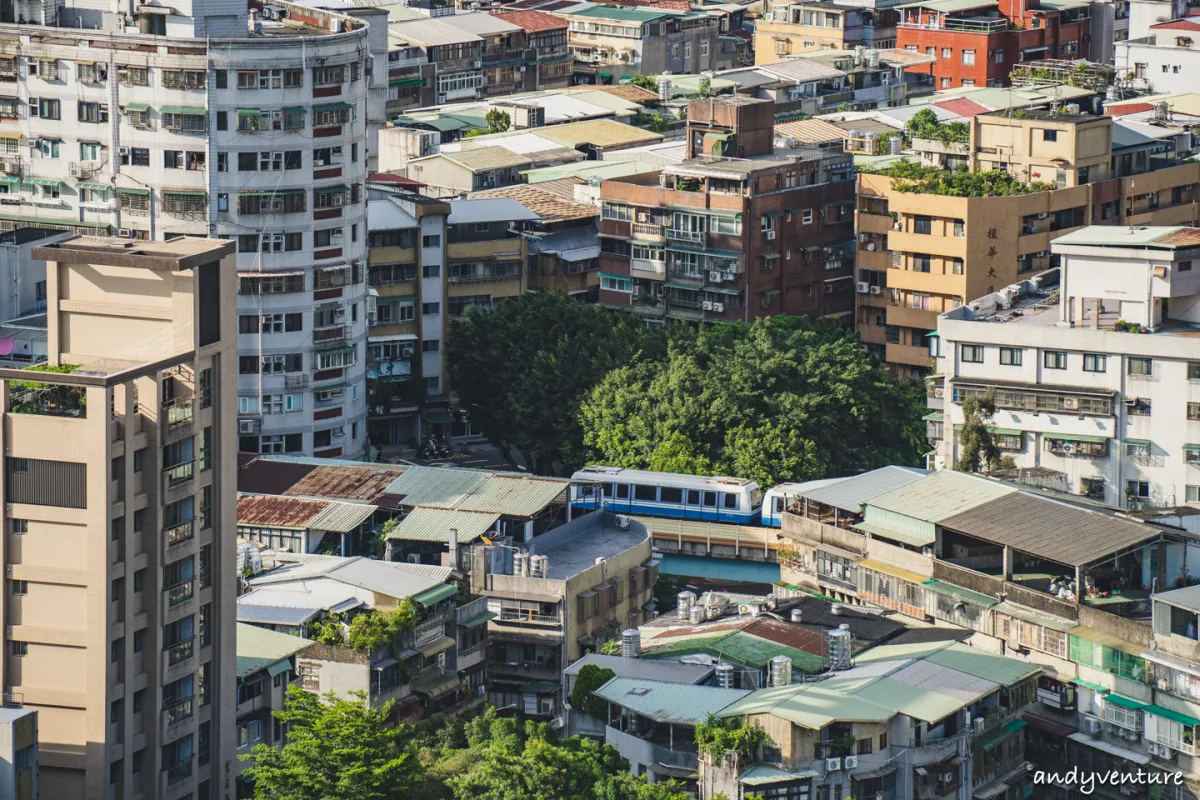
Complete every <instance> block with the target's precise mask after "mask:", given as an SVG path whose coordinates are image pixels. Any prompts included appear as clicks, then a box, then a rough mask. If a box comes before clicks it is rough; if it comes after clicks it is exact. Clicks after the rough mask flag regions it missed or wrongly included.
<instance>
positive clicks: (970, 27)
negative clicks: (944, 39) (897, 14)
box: [896, 17, 1008, 58]
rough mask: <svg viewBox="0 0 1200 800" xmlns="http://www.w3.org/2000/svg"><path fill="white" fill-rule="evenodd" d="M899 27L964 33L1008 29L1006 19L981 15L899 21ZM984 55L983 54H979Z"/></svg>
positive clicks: (993, 31)
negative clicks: (925, 20) (932, 21)
mask: <svg viewBox="0 0 1200 800" xmlns="http://www.w3.org/2000/svg"><path fill="white" fill-rule="evenodd" d="M896 27H897V28H916V29H919V30H926V31H961V32H963V33H996V32H997V31H1003V30H1007V29H1008V20H1006V19H987V18H980V17H973V18H961V19H944V20H941V21H940V22H937V23H933V24H931V23H925V22H903V21H902V22H899V23H897V25H896ZM979 57H980V58H982V57H983V54H981V55H980V56H979Z"/></svg>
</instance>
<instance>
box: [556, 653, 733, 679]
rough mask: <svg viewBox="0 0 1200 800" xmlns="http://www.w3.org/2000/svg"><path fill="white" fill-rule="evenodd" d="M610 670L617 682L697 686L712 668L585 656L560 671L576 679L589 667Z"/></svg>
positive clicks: (592, 655)
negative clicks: (632, 680) (621, 679)
mask: <svg viewBox="0 0 1200 800" xmlns="http://www.w3.org/2000/svg"><path fill="white" fill-rule="evenodd" d="M589 664H590V665H592V666H595V667H600V668H601V669H611V670H612V671H613V674H614V675H615V676H616V677H618V678H635V679H638V680H648V681H655V682H658V683H679V684H697V683H703V682H704V681H706V680H708V678H709V676H711V675H712V674H713V667H705V666H702V665H699V664H680V663H679V662H677V661H656V660H653V659H645V658H622V657H621V656H606V655H603V654H602V653H588V654H587V655H586V656H584V657H583V658H581V659H579V660H578V661H576V662H575V663H574V664H572V665H571V666H569V667H567V668H566V669H564V670H563V674H565V675H578V674H579V670H581V669H583V668H584V667H586V666H588V665H589Z"/></svg>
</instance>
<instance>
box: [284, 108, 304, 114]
mask: <svg viewBox="0 0 1200 800" xmlns="http://www.w3.org/2000/svg"><path fill="white" fill-rule="evenodd" d="M283 113H285V114H307V113H308V109H307V108H285V109H284V110H283Z"/></svg>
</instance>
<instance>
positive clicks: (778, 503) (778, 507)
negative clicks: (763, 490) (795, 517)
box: [775, 497, 786, 514]
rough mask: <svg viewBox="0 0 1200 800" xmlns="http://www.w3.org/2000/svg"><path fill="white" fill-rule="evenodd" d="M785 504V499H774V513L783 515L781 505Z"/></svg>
mask: <svg viewBox="0 0 1200 800" xmlns="http://www.w3.org/2000/svg"><path fill="white" fill-rule="evenodd" d="M785 502H786V498H783V497H776V498H775V513H776V514H782V513H783V504H784V503H785Z"/></svg>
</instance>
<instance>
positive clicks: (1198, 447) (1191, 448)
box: [1183, 444, 1200, 453]
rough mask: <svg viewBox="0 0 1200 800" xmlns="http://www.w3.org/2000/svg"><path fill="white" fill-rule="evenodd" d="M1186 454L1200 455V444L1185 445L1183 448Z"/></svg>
mask: <svg viewBox="0 0 1200 800" xmlns="http://www.w3.org/2000/svg"><path fill="white" fill-rule="evenodd" d="M1183 452H1185V453H1200V444H1185V445H1184V446H1183Z"/></svg>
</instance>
